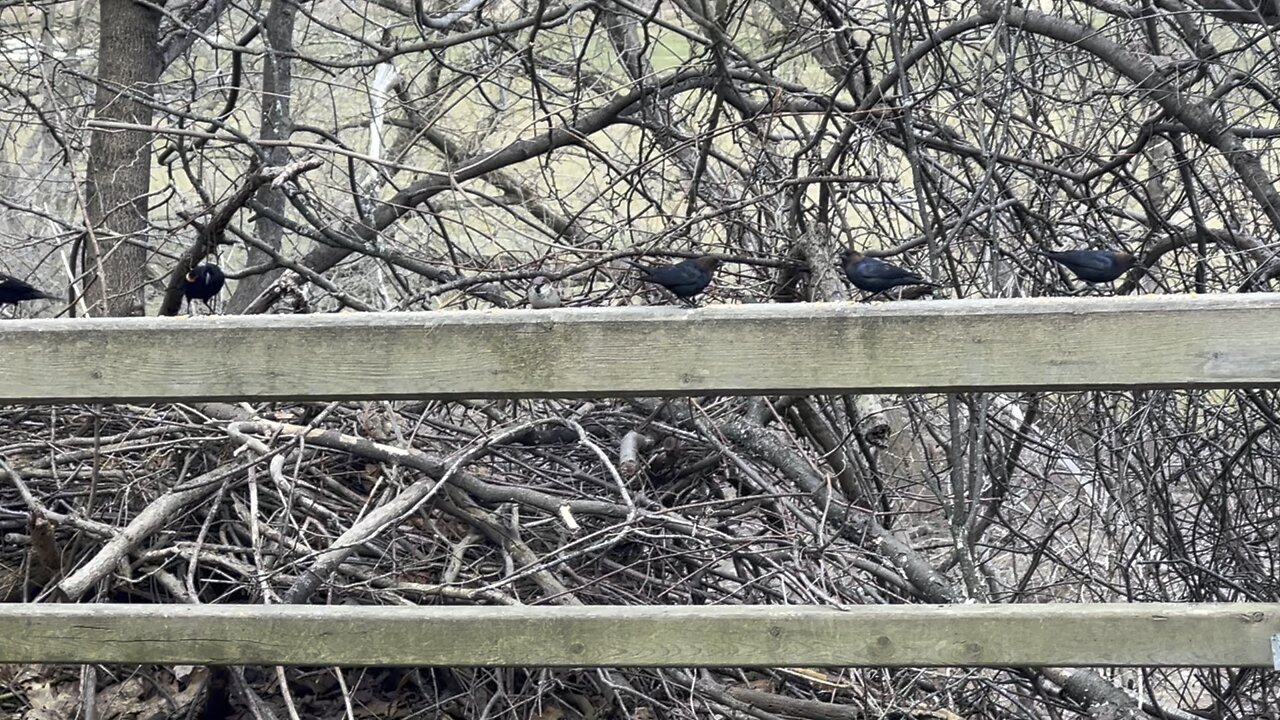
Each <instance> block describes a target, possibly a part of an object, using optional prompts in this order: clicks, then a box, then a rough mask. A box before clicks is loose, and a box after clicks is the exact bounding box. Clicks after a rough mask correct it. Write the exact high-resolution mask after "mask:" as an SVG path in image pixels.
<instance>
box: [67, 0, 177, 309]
mask: <svg viewBox="0 0 1280 720" xmlns="http://www.w3.org/2000/svg"><path fill="white" fill-rule="evenodd" d="M99 8H100V10H99V12H100V13H101V34H100V36H99V40H98V58H99V65H98V90H97V95H96V97H95V98H94V113H95V116H96V117H97V119H98V120H112V121H117V122H125V123H133V124H137V125H150V124H151V107H150V104H149V102H147V101H149V100H150V98H151V96H152V91H153V88H154V86H155V83H156V80H157V78H158V77H159V74H160V57H159V44H158V37H159V28H160V17H161V16H160V13H158V12H156V11H154V10H152V9H149V8H147V7H144V6H143V5H139V4H137V3H135V2H133V0H102V2H101V3H100V4H99ZM151 138H152V134H151V133H150V132H145V131H138V130H124V131H117V130H112V131H103V130H98V131H96V132H94V133H93V138H92V140H91V141H90V143H89V171H88V178H87V181H86V187H85V199H86V202H87V203H88V218H89V225H90V233H89V236H88V237H87V238H86V239H85V253H84V258H85V271H86V282H85V288H86V294H87V298H86V299H87V304H88V307H89V312H90V313H91V314H93V315H112V316H126V315H142V314H143V313H144V312H145V310H146V306H145V300H146V297H145V294H144V292H143V291H144V289H145V283H146V262H147V256H146V251H145V250H144V249H143V248H142V247H141V246H140V245H138V244H135V243H131V242H129V240H130V239H133V238H140V236H141V235H143V234H144V233H145V232H146V230H147V225H148V223H147V193H148V190H149V188H150V186H151Z"/></svg>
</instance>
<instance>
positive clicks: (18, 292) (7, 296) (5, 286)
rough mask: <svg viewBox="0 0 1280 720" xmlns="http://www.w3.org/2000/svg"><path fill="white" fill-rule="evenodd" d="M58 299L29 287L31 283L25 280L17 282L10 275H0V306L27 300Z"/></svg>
mask: <svg viewBox="0 0 1280 720" xmlns="http://www.w3.org/2000/svg"><path fill="white" fill-rule="evenodd" d="M57 299H58V298H57V297H55V296H53V295H50V294H49V293H46V292H42V291H40V290H37V289H35V288H34V287H32V286H31V283H28V282H26V281H25V280H19V279H18V278H16V277H13V276H12V275H5V274H4V273H0V305H5V304H13V305H17V304H18V303H20V302H26V301H27V300H57Z"/></svg>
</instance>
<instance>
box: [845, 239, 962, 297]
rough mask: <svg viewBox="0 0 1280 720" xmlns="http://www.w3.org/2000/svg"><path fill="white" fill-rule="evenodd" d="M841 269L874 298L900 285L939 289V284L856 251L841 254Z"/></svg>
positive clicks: (854, 283) (857, 286)
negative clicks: (926, 286) (925, 286)
mask: <svg viewBox="0 0 1280 720" xmlns="http://www.w3.org/2000/svg"><path fill="white" fill-rule="evenodd" d="M840 267H842V268H844V274H845V276H846V277H848V278H849V282H851V283H853V285H854V287H856V288H858V289H859V290H865V291H867V292H869V293H872V297H875V296H876V295H879V294H880V293H882V292H884V291H885V290H890V289H892V288H895V287H898V286H900V285H928V286H930V287H939V285H938V284H937V283H933V282H929V281H928V280H925V279H924V278H922V277H920V276H919V275H917V274H915V273H913V272H911V271H910V270H907V269H906V268H900V267H898V266H897V265H894V264H893V263H887V262H885V261H884V260H881V259H880V258H873V257H867V256H866V255H863V254H862V253H860V252H858V251H856V250H845V251H844V252H842V253H840Z"/></svg>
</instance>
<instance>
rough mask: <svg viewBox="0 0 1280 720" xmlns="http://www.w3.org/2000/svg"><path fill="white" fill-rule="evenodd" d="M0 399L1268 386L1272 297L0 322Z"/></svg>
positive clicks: (1274, 340) (1277, 334)
mask: <svg viewBox="0 0 1280 720" xmlns="http://www.w3.org/2000/svg"><path fill="white" fill-rule="evenodd" d="M0 367H3V368H4V372H3V373H0V402H2V403H42V402H60V401H93V402H103V401H105V402H110V401H120V402H125V401H130V402H132V401H170V400H286V399H294V400H342V399H353V398H448V397H474V398H480V397H570V396H629V395H695V394H713V393H714V394H758V393H768V392H800V391H803V392H815V393H816V392H832V393H834V392H917V391H940V392H944V391H965V390H982V389H987V390H996V389H1001V390H1022V389H1040V390H1084V389H1119V388H1161V387H1239V386H1247V387H1257V386H1268V385H1280V295H1276V294H1230V295H1225V294H1224V295H1202V296H1146V297H1139V298H1128V297H1124V298H1035V299H1021V300H1019V299H1008V300H951V301H936V302H933V301H917V302H898V303H878V304H871V305H867V304H858V303H794V304H785V305H736V306H709V307H705V308H698V309H693V310H688V309H682V308H674V307H632V308H567V309H557V310H542V311H531V310H495V311H473V312H465V311H463V312H432V313H361V314H337V315H276V316H251V317H229V316H220V317H213V318H120V319H111V318H106V319H86V320H14V321H6V322H0Z"/></svg>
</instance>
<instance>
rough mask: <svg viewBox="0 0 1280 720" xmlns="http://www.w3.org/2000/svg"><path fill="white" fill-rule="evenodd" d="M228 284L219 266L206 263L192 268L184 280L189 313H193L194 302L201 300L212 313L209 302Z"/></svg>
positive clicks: (184, 292)
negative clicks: (192, 303)
mask: <svg viewBox="0 0 1280 720" xmlns="http://www.w3.org/2000/svg"><path fill="white" fill-rule="evenodd" d="M226 282H227V276H226V275H223V274H222V268H220V267H218V266H217V265H214V264H212V263H205V264H204V265H197V266H195V267H193V268H191V270H190V271H188V272H187V276H186V277H185V278H183V279H182V294H183V295H184V296H186V298H187V313H188V314H190V313H191V301H192V300H199V301H200V302H202V303H204V306H205V307H206V308H208V309H209V310H210V311H212V310H213V308H212V307H210V306H209V301H210V300H211V299H213V298H214V297H217V295H218V293H220V292H222V286H223V285H225V284H226Z"/></svg>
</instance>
